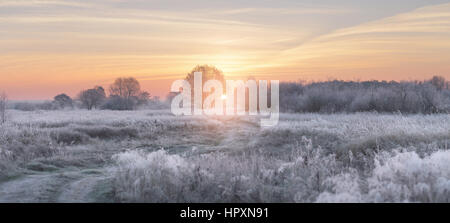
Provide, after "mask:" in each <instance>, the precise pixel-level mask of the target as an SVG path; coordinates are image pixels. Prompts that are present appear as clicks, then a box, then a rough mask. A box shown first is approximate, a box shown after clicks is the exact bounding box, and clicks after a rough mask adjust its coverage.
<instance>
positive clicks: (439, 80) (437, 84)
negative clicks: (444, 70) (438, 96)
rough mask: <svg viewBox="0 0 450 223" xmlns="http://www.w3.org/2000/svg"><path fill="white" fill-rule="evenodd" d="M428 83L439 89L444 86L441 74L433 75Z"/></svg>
mask: <svg viewBox="0 0 450 223" xmlns="http://www.w3.org/2000/svg"><path fill="white" fill-rule="evenodd" d="M430 83H431V84H432V85H433V86H434V87H436V89H438V90H440V91H441V90H442V89H444V88H445V78H444V77H442V76H434V77H433V78H431V80H430Z"/></svg>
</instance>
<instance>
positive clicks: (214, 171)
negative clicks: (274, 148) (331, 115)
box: [115, 139, 341, 202]
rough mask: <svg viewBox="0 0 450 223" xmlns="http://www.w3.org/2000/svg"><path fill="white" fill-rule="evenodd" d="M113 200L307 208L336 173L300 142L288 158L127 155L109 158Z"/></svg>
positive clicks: (333, 164)
mask: <svg viewBox="0 0 450 223" xmlns="http://www.w3.org/2000/svg"><path fill="white" fill-rule="evenodd" d="M115 159H116V162H117V164H118V167H117V171H116V176H115V188H116V196H117V197H118V199H119V200H121V201H125V202H130V201H131V202H295V201H296V202H312V201H314V200H315V197H317V196H318V195H319V194H320V193H321V192H323V191H324V190H325V185H324V182H325V180H326V179H327V178H328V177H330V176H333V175H335V174H336V173H337V172H338V171H339V170H340V169H341V168H340V167H339V166H340V165H339V164H338V163H337V161H336V159H335V158H334V156H333V155H324V154H322V153H321V150H320V149H317V148H313V147H312V145H311V141H309V140H306V139H304V142H303V144H302V145H301V146H299V147H297V148H295V149H294V150H293V151H292V153H291V154H282V153H281V154H279V156H265V155H264V153H263V152H260V151H253V152H250V153H243V154H226V153H211V154H203V155H195V156H180V155H171V154H168V153H167V152H165V151H162V150H161V151H157V152H152V153H148V154H146V153H144V152H139V151H129V152H125V153H122V154H119V155H117V156H116V157H115Z"/></svg>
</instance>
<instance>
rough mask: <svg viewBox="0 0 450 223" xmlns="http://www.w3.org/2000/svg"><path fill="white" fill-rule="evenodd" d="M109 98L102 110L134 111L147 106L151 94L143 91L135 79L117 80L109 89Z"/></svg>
mask: <svg viewBox="0 0 450 223" xmlns="http://www.w3.org/2000/svg"><path fill="white" fill-rule="evenodd" d="M109 94H110V96H109V98H108V100H107V101H106V103H105V104H104V105H103V106H102V109H111V110H133V109H135V108H136V107H137V106H139V105H144V104H147V103H148V101H149V99H150V94H149V93H148V92H146V91H141V85H140V84H139V81H138V80H136V79H135V78H133V77H128V78H123V77H121V78H117V79H116V80H115V81H114V83H113V84H111V86H110V87H109Z"/></svg>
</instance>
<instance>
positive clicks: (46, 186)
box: [0, 170, 111, 203]
mask: <svg viewBox="0 0 450 223" xmlns="http://www.w3.org/2000/svg"><path fill="white" fill-rule="evenodd" d="M108 180H109V176H108V175H106V174H105V173H103V172H99V171H98V170H96V171H94V172H93V173H89V172H83V171H79V172H59V173H37V174H31V175H24V176H21V177H19V178H16V179H13V180H10V181H7V182H4V183H1V184H0V202H1V203H15V202H19V203H22V202H23V203H38V202H71V203H72V202H108V201H110V199H111V198H109V197H108V196H107V195H108V193H109V192H110V188H109V189H106V188H105V187H106V186H107V185H105V183H107V182H108Z"/></svg>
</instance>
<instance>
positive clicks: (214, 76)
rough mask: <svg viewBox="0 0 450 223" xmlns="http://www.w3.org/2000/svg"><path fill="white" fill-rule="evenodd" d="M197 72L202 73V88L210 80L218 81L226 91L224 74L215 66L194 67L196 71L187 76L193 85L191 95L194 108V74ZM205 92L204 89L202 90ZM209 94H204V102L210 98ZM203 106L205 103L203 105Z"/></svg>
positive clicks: (193, 70)
mask: <svg viewBox="0 0 450 223" xmlns="http://www.w3.org/2000/svg"><path fill="white" fill-rule="evenodd" d="M195 72H202V86H204V84H205V82H207V81H208V80H218V81H220V82H221V83H222V86H223V87H224V89H223V90H224V91H225V87H226V85H225V77H224V75H223V72H222V71H221V70H219V69H218V68H216V67H215V66H210V65H197V66H196V67H194V69H192V70H191V72H189V73H188V74H187V76H186V80H187V81H188V82H189V84H190V85H191V95H192V97H191V98H192V103H191V104H192V106H194V73H195ZM202 90H203V89H202ZM208 95H209V94H208V93H205V92H203V99H202V100H203V101H204V100H205V99H206V97H208ZM202 104H203V103H202Z"/></svg>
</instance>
